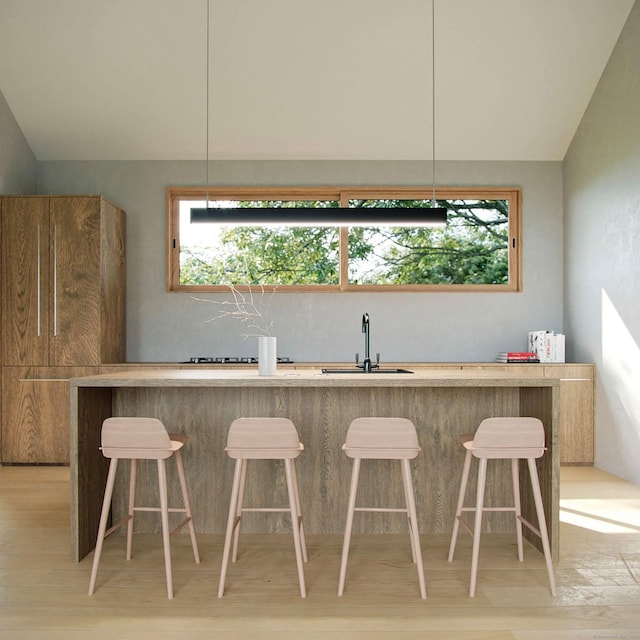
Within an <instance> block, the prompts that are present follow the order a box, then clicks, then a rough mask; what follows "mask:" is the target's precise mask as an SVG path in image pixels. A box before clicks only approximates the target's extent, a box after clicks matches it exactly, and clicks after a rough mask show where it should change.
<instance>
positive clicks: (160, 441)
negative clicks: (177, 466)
mask: <svg viewBox="0 0 640 640" xmlns="http://www.w3.org/2000/svg"><path fill="white" fill-rule="evenodd" d="M102 453H103V455H104V456H105V457H106V458H138V459H154V460H155V459H158V460H161V459H164V458H169V457H170V456H171V455H172V454H173V453H174V448H173V447H172V445H171V440H170V438H169V434H168V433H167V430H166V429H165V427H164V425H163V424H162V422H161V421H160V420H158V419H156V418H137V417H136V418H107V419H106V420H105V421H104V422H103V423H102Z"/></svg>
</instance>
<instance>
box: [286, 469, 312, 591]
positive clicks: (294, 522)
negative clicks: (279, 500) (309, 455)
mask: <svg viewBox="0 0 640 640" xmlns="http://www.w3.org/2000/svg"><path fill="white" fill-rule="evenodd" d="M284 470H285V475H286V477H287V492H288V494H289V508H290V511H291V529H292V530H293V545H294V547H295V550H296V564H297V565H298V581H299V582H300V595H301V596H302V597H303V598H305V597H306V595H307V588H306V585H305V582H304V566H303V558H302V556H303V554H302V544H301V542H300V529H299V526H298V523H299V517H300V514H299V512H298V504H297V503H298V500H297V498H296V488H295V481H294V479H293V475H294V470H293V464H292V462H291V459H289V458H287V459H285V461H284Z"/></svg>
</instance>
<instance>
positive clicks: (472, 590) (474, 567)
mask: <svg viewBox="0 0 640 640" xmlns="http://www.w3.org/2000/svg"><path fill="white" fill-rule="evenodd" d="M486 480H487V459H486V458H480V459H479V464H478V492H477V497H476V508H475V512H476V513H475V516H476V517H475V522H474V523H473V550H472V554H471V583H470V586H469V595H470V596H471V597H473V596H475V594H476V576H477V575H478V555H479V553H480V534H481V532H482V515H483V508H484V487H485V484H486Z"/></svg>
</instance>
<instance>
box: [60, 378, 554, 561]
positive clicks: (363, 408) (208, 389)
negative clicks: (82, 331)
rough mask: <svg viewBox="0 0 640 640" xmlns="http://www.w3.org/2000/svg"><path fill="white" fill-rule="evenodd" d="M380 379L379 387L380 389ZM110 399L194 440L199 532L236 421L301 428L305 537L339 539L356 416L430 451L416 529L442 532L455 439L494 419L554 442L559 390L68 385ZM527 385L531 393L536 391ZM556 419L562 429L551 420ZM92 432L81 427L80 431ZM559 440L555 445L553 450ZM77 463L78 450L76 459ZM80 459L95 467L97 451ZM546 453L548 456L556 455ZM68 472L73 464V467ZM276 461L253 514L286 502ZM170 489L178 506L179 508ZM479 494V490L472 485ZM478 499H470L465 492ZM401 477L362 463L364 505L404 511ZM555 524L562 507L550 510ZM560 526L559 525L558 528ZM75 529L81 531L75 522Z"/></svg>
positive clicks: (226, 478)
mask: <svg viewBox="0 0 640 640" xmlns="http://www.w3.org/2000/svg"><path fill="white" fill-rule="evenodd" d="M380 378H384V380H380ZM76 385H79V386H80V387H85V386H87V387H91V385H94V386H96V387H97V388H100V387H103V388H109V389H113V414H114V415H141V416H151V417H157V418H160V419H161V420H163V422H164V423H165V425H166V427H167V429H169V430H170V431H178V432H183V433H186V434H187V435H188V436H189V437H190V442H189V444H188V445H187V447H185V451H184V459H185V466H186V470H187V477H188V481H189V483H190V491H191V494H192V503H193V506H194V514H195V521H196V526H197V528H198V530H200V531H204V532H213V533H219V532H222V531H224V525H225V521H226V516H227V509H228V500H229V496H230V487H231V475H232V469H233V464H232V462H231V461H230V460H229V459H228V458H227V456H226V454H225V453H224V446H225V442H226V433H227V429H228V427H229V425H230V424H231V422H232V421H233V420H234V419H235V418H237V417H241V416H261V415H267V416H269V415H270V416H282V417H288V418H290V419H291V420H293V422H294V423H295V424H296V426H297V428H298V431H299V433H300V438H301V441H302V442H303V443H304V445H305V452H304V453H303V454H302V455H301V457H300V458H299V461H298V475H299V481H300V491H301V498H302V508H303V511H304V515H305V528H306V530H307V531H308V532H309V533H337V532H340V531H342V529H343V527H344V518H345V510H346V502H347V494H348V485H349V477H350V472H351V462H350V460H349V459H348V458H347V457H346V456H345V455H344V454H343V453H342V451H341V446H342V444H343V442H344V437H345V434H346V430H347V428H348V425H349V423H350V422H351V420H353V419H354V418H356V417H359V416H367V415H375V416H396V417H406V418H408V419H410V420H412V421H413V422H414V424H415V425H416V428H417V430H418V435H419V439H420V443H421V446H422V448H423V453H422V455H421V456H419V457H418V458H417V459H416V461H415V463H414V464H413V476H414V482H415V485H416V500H417V504H418V519H419V526H420V529H421V531H424V532H434V533H442V532H445V531H449V530H450V528H451V525H452V522H453V516H454V507H455V498H456V496H457V488H458V486H459V481H460V475H461V471H462V462H463V457H464V456H463V451H462V448H461V447H460V445H459V444H458V435H460V434H462V433H466V432H470V431H475V429H476V427H477V425H478V424H479V422H480V421H481V420H482V419H484V418H486V417H490V416H501V415H506V416H508V415H521V414H522V412H523V411H524V412H525V413H524V415H539V416H540V417H542V418H543V420H545V421H546V423H547V424H548V428H549V430H550V433H553V429H554V425H556V424H557V413H558V406H559V405H558V391H559V384H558V381H554V380H548V379H544V378H541V377H533V378H528V379H526V378H509V377H497V378H496V377H487V376H484V375H481V374H477V373H476V374H472V373H466V374H459V375H455V374H451V373H450V372H444V373H442V372H440V374H430V375H422V376H419V375H417V376H409V377H407V376H404V377H403V376H395V377H394V376H390V377H388V376H377V377H375V380H374V379H373V378H372V379H371V380H370V381H369V383H367V381H366V380H364V381H363V380H362V376H360V377H359V378H357V377H354V378H349V377H348V376H347V377H341V376H335V377H331V376H317V375H315V374H314V373H313V372H307V373H305V374H300V375H299V376H297V377H287V376H278V377H275V378H259V377H258V376H253V375H250V374H249V373H247V372H235V373H233V372H229V371H227V372H212V371H209V372H208V373H207V372H203V371H199V372H198V371H195V372H194V371H186V372H185V371H182V372H180V371H178V372H176V371H166V370H164V371H163V370H157V371H144V372H138V373H136V372H129V373H127V374H123V373H116V374H113V375H104V376H97V377H93V378H89V379H84V380H76V381H73V382H72V386H76ZM529 385H531V386H529ZM554 421H555V422H554ZM85 428H96V427H95V424H94V425H88V427H85V426H84V425H82V424H79V425H78V430H79V433H80V432H81V431H82V430H83V429H85ZM553 445H554V438H553V437H551V438H550V452H553V451H554V449H553ZM78 454H79V455H80V454H81V452H80V451H79V452H78ZM82 455H87V456H90V457H92V458H95V457H96V456H97V455H99V454H98V452H97V451H93V452H92V451H85V452H84V453H83V454H82ZM549 455H551V454H549ZM554 455H555V457H554V458H550V460H553V461H554V462H553V464H551V463H549V464H548V465H547V466H546V467H544V468H543V470H542V477H541V482H542V484H543V487H545V489H543V491H546V493H545V495H546V496H548V498H547V499H548V500H550V501H552V502H554V503H556V504H557V502H558V497H557V480H556V479H555V476H556V475H557V473H558V472H559V462H558V458H557V455H556V454H554ZM72 464H73V461H72ZM276 465H277V463H275V462H274V463H264V464H261V465H257V464H256V465H253V468H252V467H251V465H250V469H249V479H248V484H247V494H246V501H247V504H250V503H251V502H254V503H255V504H260V506H264V503H265V502H267V503H268V502H269V501H272V502H276V503H278V502H279V503H280V504H284V503H285V494H284V482H283V478H282V475H281V474H276V473H275V466H276ZM145 474H148V475H145ZM171 479H173V482H171V484H172V488H171V492H172V493H171V498H172V499H173V500H174V501H175V500H177V499H178V493H177V483H176V482H175V477H173V470H171V472H170V480H171ZM124 481H125V479H124V475H122V476H121V479H120V484H119V485H118V487H117V489H116V495H115V498H114V512H115V514H116V517H118V515H119V514H121V513H122V511H123V509H124V508H125V507H124V503H123V496H124V495H126V491H125V489H124V485H123V484H122V483H123V482H124ZM139 484H140V490H141V492H140V495H141V496H142V499H144V500H149V501H151V502H153V501H154V500H157V498H156V497H155V492H154V489H153V487H154V485H155V477H154V470H153V469H152V468H150V469H149V470H148V471H143V470H141V471H140V474H139ZM470 484H471V487H473V482H472V483H470ZM470 490H472V489H470ZM510 494H511V489H510V475H509V473H508V470H507V472H506V473H497V474H495V477H494V478H493V479H492V480H491V481H490V482H489V484H488V487H487V500H493V501H496V503H498V502H500V501H503V502H504V500H508V499H509V500H510V499H511V498H510ZM401 495H402V484H401V477H400V473H399V469H394V468H393V462H391V461H371V463H370V464H369V461H367V464H365V465H363V470H362V482H361V489H360V492H359V499H361V500H362V501H363V502H367V503H369V505H370V506H371V505H376V504H379V505H382V504H383V503H386V504H387V505H389V504H391V505H393V504H394V501H395V503H396V504H398V505H399V504H401V502H400V500H401ZM554 513H555V514H556V516H557V509H555V511H554V510H553V509H552V511H551V516H552V517H554V516H553V514H554ZM360 516H361V517H359V520H358V522H356V523H355V528H354V531H356V532H365V531H367V532H389V533H391V532H401V531H404V530H405V528H406V522H405V521H403V519H402V518H398V517H397V516H394V515H392V514H385V515H380V514H360ZM556 519H557V518H556ZM78 526H79V527H82V526H83V523H81V522H79V523H78ZM244 526H245V529H244V530H246V531H254V532H260V531H268V532H271V531H281V530H286V529H287V528H288V523H287V522H286V518H284V517H282V518H281V517H279V516H267V515H264V514H255V515H252V517H251V518H250V519H247V521H246V524H245V525H244ZM557 526H558V525H557V522H556V521H553V520H551V519H550V523H549V527H550V536H551V537H552V540H553V542H552V544H553V545H555V552H556V554H557ZM138 527H139V529H138V530H140V531H155V530H157V523H156V522H155V521H153V518H152V517H151V516H150V517H148V518H146V519H145V518H140V519H139V521H138ZM489 527H490V530H491V531H505V530H509V529H510V528H511V527H512V524H511V521H510V519H509V518H508V517H507V516H506V515H505V514H493V515H492V518H491V523H490V524H489Z"/></svg>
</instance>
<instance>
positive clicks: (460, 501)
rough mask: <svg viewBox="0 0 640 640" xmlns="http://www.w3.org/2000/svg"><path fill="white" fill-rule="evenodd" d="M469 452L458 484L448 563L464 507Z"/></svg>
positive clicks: (469, 458)
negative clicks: (458, 489)
mask: <svg viewBox="0 0 640 640" xmlns="http://www.w3.org/2000/svg"><path fill="white" fill-rule="evenodd" d="M471 457H472V454H471V451H467V453H466V455H465V457H464V466H463V468H462V481H461V482H460V491H459V492H458V504H457V506H456V517H455V518H454V520H453V533H452V534H451V544H450V545H449V562H451V561H452V560H453V554H454V553H455V550H456V543H457V541H458V531H459V530H460V519H461V518H462V509H463V507H464V498H465V495H466V493H467V483H468V482H469V471H470V469H471Z"/></svg>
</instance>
